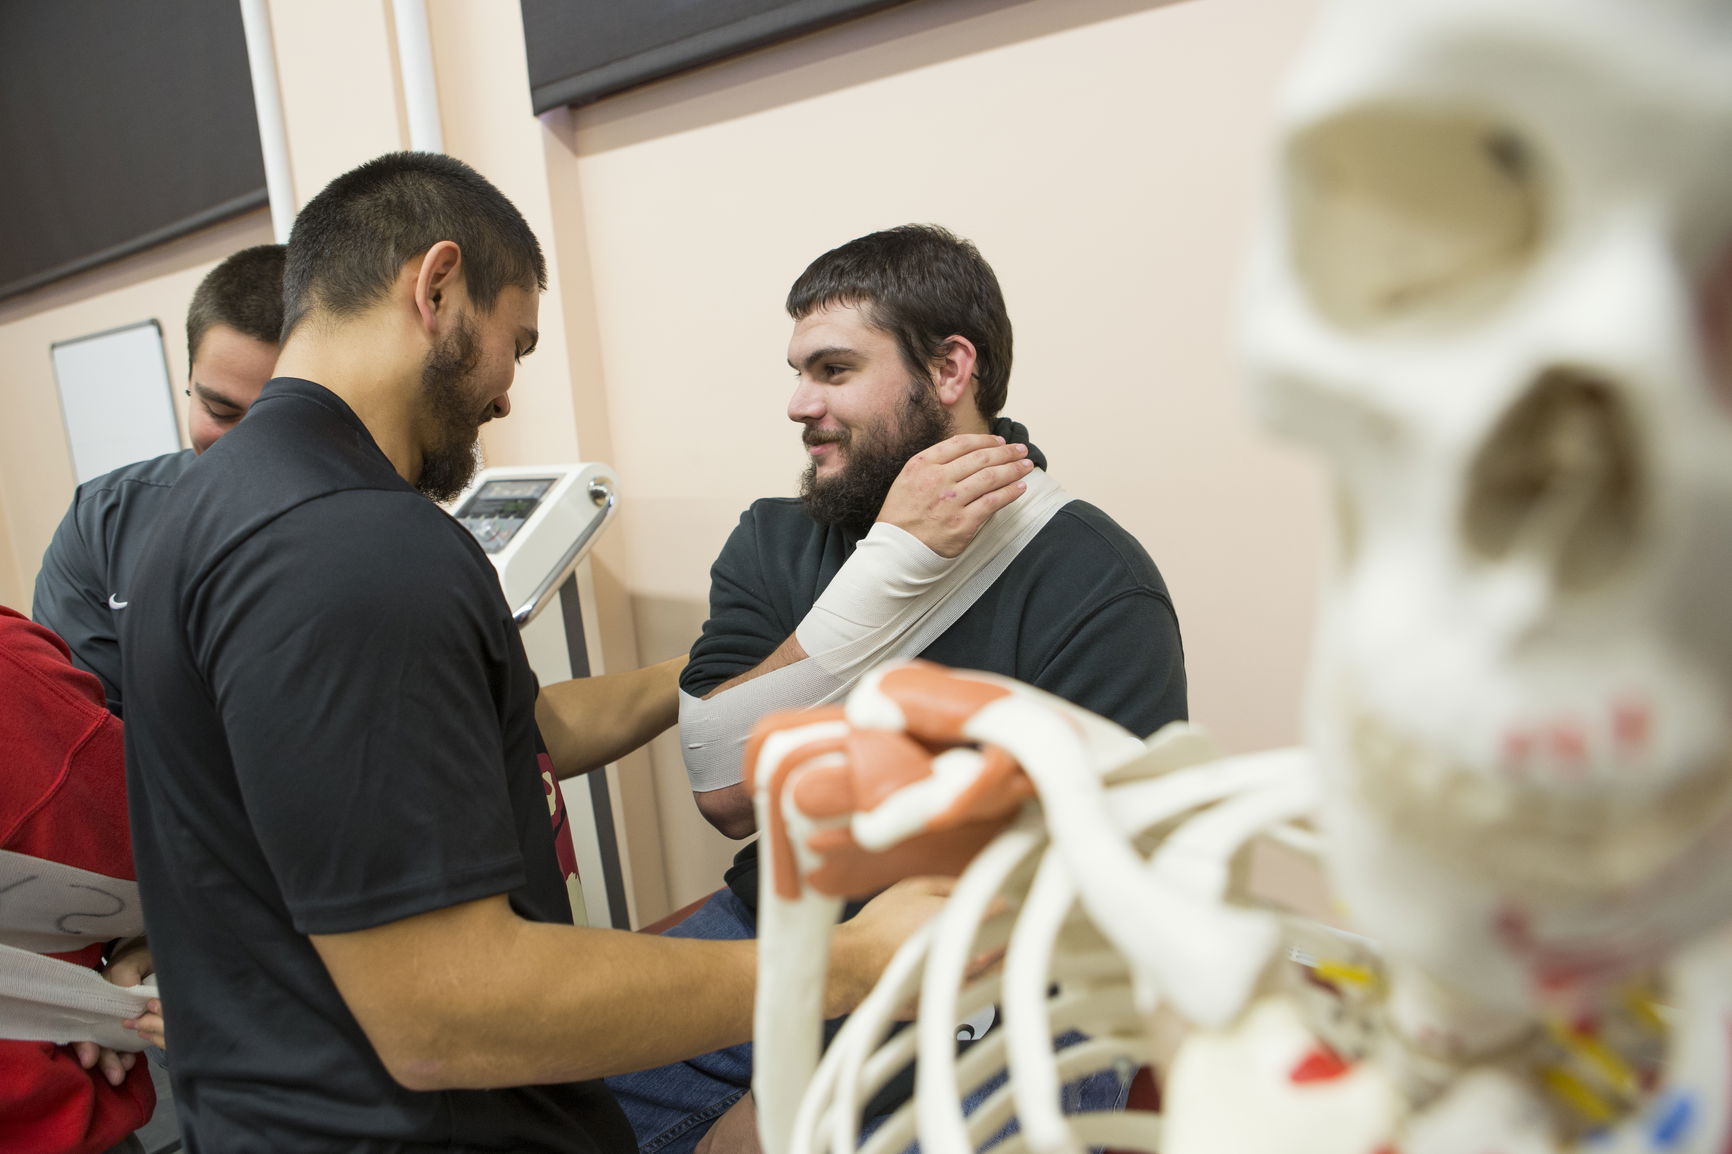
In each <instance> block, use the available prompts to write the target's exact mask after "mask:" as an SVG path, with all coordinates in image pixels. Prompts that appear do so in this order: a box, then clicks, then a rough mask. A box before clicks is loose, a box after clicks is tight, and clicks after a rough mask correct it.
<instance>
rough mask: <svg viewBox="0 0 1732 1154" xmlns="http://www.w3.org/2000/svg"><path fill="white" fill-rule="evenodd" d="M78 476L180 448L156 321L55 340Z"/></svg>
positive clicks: (63, 412)
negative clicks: (72, 338)
mask: <svg viewBox="0 0 1732 1154" xmlns="http://www.w3.org/2000/svg"><path fill="white" fill-rule="evenodd" d="M51 351H52V354H53V357H54V382H55V384H56V385H58V386H59V388H60V418H61V420H62V421H63V422H64V423H65V425H66V441H67V444H68V445H69V446H70V447H71V449H72V471H73V472H74V473H75V474H76V475H77V479H78V483H79V484H81V485H82V484H83V483H84V482H86V481H88V480H90V479H91V478H92V477H100V476H102V474H104V473H106V472H108V471H109V470H110V469H117V468H119V467H120V466H122V465H130V464H131V463H132V462H134V461H144V460H148V459H149V458H151V457H160V456H161V455H162V454H164V453H172V452H174V451H175V450H176V449H179V448H180V447H181V444H180V426H179V425H177V424H176V423H175V419H174V385H173V384H171V383H170V381H169V379H168V353H167V351H166V350H164V348H163V346H162V326H161V325H159V324H157V323H156V322H155V321H154V320H149V321H143V322H141V323H139V324H136V325H127V326H126V327H124V328H118V329H109V330H108V331H107V332H103V333H93V334H91V335H90V336H88V337H78V338H76V339H74V340H70V341H59V342H57V343H56V344H54V345H53V346H52V350H51Z"/></svg>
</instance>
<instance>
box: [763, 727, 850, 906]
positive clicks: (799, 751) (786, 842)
mask: <svg viewBox="0 0 1732 1154" xmlns="http://www.w3.org/2000/svg"><path fill="white" fill-rule="evenodd" d="M842 716H843V715H842V707H841V706H839V705H830V706H825V707H824V708H822V709H797V710H783V711H781V712H778V713H767V714H765V715H764V716H763V717H761V718H759V719H758V724H756V725H754V726H753V727H752V735H751V737H750V738H748V739H747V740H746V755H745V756H746V764H745V770H746V788H747V789H749V790H752V791H753V792H754V793H756V791H757V777H758V755H759V753H760V752H761V751H762V750H763V747H764V742H765V741H767V740H768V739H769V737H770V735H771V734H772V733H777V732H780V731H781V730H784V729H793V728H795V727H797V726H802V725H811V724H813V723H814V722H820V721H840V720H842ZM841 748H842V739H841V738H839V737H838V738H833V739H831V740H828V741H819V742H807V743H806V744H805V745H802V746H799V747H798V748H796V749H794V750H791V751H790V752H789V753H788V754H787V755H785V756H784V757H783V758H782V759H781V760H780V761H778V762H777V763H776V764H775V765H774V766H772V767H771V768H770V781H769V785H768V788H769V793H770V828H769V829H767V830H765V831H764V836H765V837H767V838H769V839H770V843H771V844H772V845H773V846H774V847H775V850H776V852H775V853H773V854H771V855H770V856H771V858H772V863H773V864H772V867H771V868H772V871H773V872H772V875H771V880H772V881H773V882H774V884H775V887H776V896H777V897H780V898H782V899H783V900H785V901H794V900H796V899H798V898H799V896H800V870H799V866H798V865H797V864H796V863H795V861H794V840H793V838H792V836H791V835H790V834H789V833H788V822H787V818H786V817H785V816H784V815H783V813H782V794H783V792H784V791H785V790H786V789H787V787H788V775H789V774H790V773H792V772H793V771H794V770H795V769H798V768H799V767H800V766H801V764H803V763H804V762H806V761H808V760H810V759H811V758H813V757H816V756H819V755H820V754H824V753H833V752H839V751H840V750H841Z"/></svg>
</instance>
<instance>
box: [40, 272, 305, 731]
mask: <svg viewBox="0 0 1732 1154" xmlns="http://www.w3.org/2000/svg"><path fill="white" fill-rule="evenodd" d="M282 327H283V246H282V245H280V244H261V245H257V246H255V247H253V248H247V249H242V250H241V251H240V252H237V253H235V254H234V255H233V256H231V257H229V258H228V259H227V260H225V261H223V262H222V263H221V264H219V265H217V266H216V268H214V269H212V270H211V271H210V273H209V274H208V275H206V276H205V278H204V280H202V281H200V282H199V286H198V288H197V289H195V290H194V291H193V294H192V303H191V305H189V306H188V308H187V314H186V351H187V365H188V371H187V378H188V385H187V390H186V392H187V396H189V397H190V398H192V400H191V403H190V404H189V405H188V407H187V422H186V423H187V430H188V432H189V433H190V435H191V437H192V448H191V449H182V450H180V451H179V452H175V453H167V454H164V455H163V456H161V457H155V458H152V459H151V460H148V461H138V462H135V463H134V464H131V465H122V466H121V467H120V468H118V469H115V470H113V471H111V472H108V473H104V474H103V475H102V476H100V477H96V478H94V479H92V480H89V481H86V482H84V484H82V485H80V486H78V491H77V492H76V493H75V494H74V495H73V498H72V507H71V508H69V509H68V510H67V511H66V516H65V517H64V518H63V519H62V520H61V522H60V526H59V528H57V529H55V531H54V539H53V540H52V541H50V542H49V543H48V551H47V552H46V553H44V554H43V555H42V568H41V569H40V570H39V571H38V572H37V574H36V596H35V602H34V604H33V605H32V606H31V616H32V617H33V618H35V620H36V623H37V624H39V625H44V626H47V627H48V628H49V629H52V630H53V631H54V632H55V633H57V634H59V635H60V637H61V639H62V640H64V641H65V642H66V644H67V645H68V646H69V647H70V648H71V650H72V660H73V663H74V664H76V665H77V666H78V667H79V668H80V669H85V670H88V671H89V672H91V673H94V674H96V676H97V677H98V678H99V679H100V680H101V681H102V690H103V693H104V695H105V696H106V698H107V701H108V708H109V710H110V711H111V712H113V713H115V714H117V715H118V714H120V713H121V708H122V702H121V693H120V645H119V641H118V637H119V633H120V629H119V626H118V624H117V623H116V622H115V620H114V615H115V614H116V613H117V612H118V611H120V610H121V609H123V608H125V605H126V602H127V598H128V597H129V596H130V594H129V593H128V587H129V585H130V579H131V576H132V572H133V569H134V567H135V566H136V565H137V564H138V558H139V554H140V553H141V551H142V550H143V548H144V543H145V542H146V541H148V540H150V534H151V530H152V529H153V528H154V527H155V525H156V520H157V517H158V515H159V513H160V511H161V508H162V503H163V500H164V499H165V498H166V497H167V495H168V491H169V489H170V487H172V486H173V485H174V483H175V481H176V480H178V479H179V478H180V475H181V473H182V472H184V471H185V470H186V467H187V465H188V464H190V463H191V462H192V459H193V458H194V457H195V456H197V455H198V454H200V453H202V452H204V451H205V450H206V449H208V448H210V447H211V445H213V444H215V443H216V440H217V438H218V437H221V436H222V435H223V434H224V433H226V432H228V431H229V430H230V429H232V428H234V427H235V425H236V423H237V422H239V421H240V419H241V418H242V417H244V416H246V414H247V409H248V408H249V407H251V405H252V403H253V401H254V400H256V399H257V398H258V395H259V390H260V389H262V388H264V385H265V382H266V381H268V380H270V378H271V370H272V368H273V367H274V366H275V365H276V363H277V339H278V337H279V336H280V334H281V332H282Z"/></svg>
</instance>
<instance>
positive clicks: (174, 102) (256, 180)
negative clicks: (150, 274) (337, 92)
mask: <svg viewBox="0 0 1732 1154" xmlns="http://www.w3.org/2000/svg"><path fill="white" fill-rule="evenodd" d="M0 157H3V158H4V166H3V169H4V173H5V176H4V179H0V234H3V235H4V237H5V243H4V244H0V299H4V298H6V297H10V296H15V295H17V294H19V293H22V292H27V291H29V290H30V289H33V288H37V287H40V286H41V285H45V284H48V283H50V282H52V281H55V280H59V279H60V278H62V277H66V276H70V275H72V274H73V273H77V272H82V271H83V270H85V269H88V268H93V267H95V266H96V265H99V264H102V263H104V262H106V261H110V260H114V259H116V258H117V257H122V256H126V255H127V254H129V253H133V252H137V251H139V250H140V249H143V248H146V247H149V246H150V245H153V244H159V243H161V242H163V241H165V240H171V239H173V238H174V237H177V236H180V235H182V234H184V233H188V232H191V231H193V230H194V229H198V228H202V227H204V226H205V225H207V224H211V223H213V222H215V221H218V220H221V219H223V218H224V217H229V216H234V215H236V214H238V213H242V212H246V211H248V210H249V209H253V208H257V207H258V206H260V205H262V204H264V203H265V202H266V196H265V169H264V160H263V157H262V155H261V154H260V151H259V130H258V120H257V118H256V116H255V114H254V112H253V89H252V80H251V77H250V75H249V73H248V70H247V49H246V36H245V33H244V31H243V29H242V27H241V15H240V5H239V4H237V3H235V0H149V2H148V3H115V2H111V0H52V2H44V0H0Z"/></svg>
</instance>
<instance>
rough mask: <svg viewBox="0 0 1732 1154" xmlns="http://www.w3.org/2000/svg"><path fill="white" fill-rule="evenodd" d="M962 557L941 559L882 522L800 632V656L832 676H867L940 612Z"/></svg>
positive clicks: (857, 549) (903, 531)
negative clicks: (941, 592) (945, 583)
mask: <svg viewBox="0 0 1732 1154" xmlns="http://www.w3.org/2000/svg"><path fill="white" fill-rule="evenodd" d="M965 553H966V550H965V551H964V554H965ZM962 556H963V554H959V555H958V556H956V557H941V556H939V555H938V554H937V553H934V552H933V551H932V550H931V549H928V548H927V547H926V545H925V544H924V543H923V542H922V541H921V540H920V538H918V537H916V536H915V535H914V534H912V533H910V532H908V531H907V530H906V529H900V528H897V527H896V526H895V525H891V524H889V523H888V522H885V521H879V522H878V523H876V524H875V525H873V526H872V529H871V531H870V532H869V533H867V534H866V536H864V537H862V538H861V539H860V544H859V545H858V546H856V547H855V549H854V552H853V554H852V555H851V556H850V557H849V558H848V561H847V563H846V564H845V565H843V566H842V568H841V569H840V570H838V571H837V573H836V576H835V578H834V579H833V580H831V582H830V584H829V585H828V586H827V587H826V588H825V590H824V592H823V594H822V595H821V596H820V597H819V598H818V601H817V603H816V604H814V605H813V606H812V608H811V609H810V610H808V611H807V613H806V616H805V618H804V619H803V620H801V622H800V625H799V627H798V628H797V629H795V630H794V636H795V637H796V638H798V639H799V642H800V648H802V649H804V650H805V651H806V653H807V655H808V656H809V657H811V659H812V660H813V661H815V662H817V663H818V665H819V666H820V667H822V668H823V669H824V670H825V671H826V672H829V673H832V674H835V675H837V676H840V677H848V676H849V675H850V674H851V672H852V671H854V670H856V669H858V670H860V671H861V672H864V670H865V669H866V668H869V667H870V666H872V665H876V664H877V663H878V661H880V660H882V654H885V653H887V652H889V651H890V650H891V649H893V648H894V647H895V645H896V642H898V641H899V640H901V639H902V637H903V636H904V635H905V634H906V633H907V632H908V629H909V628H910V627H911V626H912V625H913V624H914V623H915V622H916V621H918V620H920V618H921V617H922V616H924V615H925V614H926V613H929V612H931V611H932V609H933V608H934V607H935V603H936V601H937V598H936V597H935V596H934V595H933V594H934V593H935V592H936V588H937V586H938V583H939V582H940V581H941V580H942V579H943V578H944V576H945V574H947V573H949V572H950V571H951V570H952V569H953V568H955V567H956V565H957V563H958V561H960V560H961V557H962Z"/></svg>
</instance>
